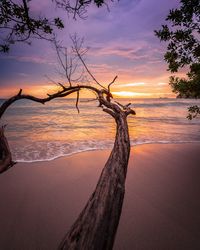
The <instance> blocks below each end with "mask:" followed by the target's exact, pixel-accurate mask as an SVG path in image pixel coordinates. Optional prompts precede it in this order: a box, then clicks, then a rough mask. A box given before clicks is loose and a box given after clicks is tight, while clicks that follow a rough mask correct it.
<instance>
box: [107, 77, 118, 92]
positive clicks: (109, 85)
mask: <svg viewBox="0 0 200 250" xmlns="http://www.w3.org/2000/svg"><path fill="white" fill-rule="evenodd" d="M116 79H117V76H115V77H114V79H113V80H112V82H111V83H109V84H108V92H110V87H111V85H112V84H113V83H114V82H115V81H116Z"/></svg>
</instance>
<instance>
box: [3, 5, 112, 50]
mask: <svg viewBox="0 0 200 250" xmlns="http://www.w3.org/2000/svg"><path fill="white" fill-rule="evenodd" d="M30 1H31V0H21V1H13V0H1V1H0V29H1V33H2V34H1V37H3V38H1V40H0V52H8V51H9V49H10V46H11V45H12V44H14V43H16V42H26V43H28V44H30V43H31V39H33V38H37V39H45V40H49V41H53V40H54V39H55V30H56V29H63V28H64V23H63V21H62V19H61V18H60V17H55V18H54V19H50V18H48V17H41V16H42V15H38V16H36V17H35V15H33V14H32V12H31V9H30V4H29V3H30ZM110 1H112V0H110ZM52 2H54V3H55V4H56V6H57V7H59V8H62V9H63V10H65V11H66V12H67V13H69V14H72V15H73V17H74V18H76V16H79V17H81V18H83V17H84V14H85V13H86V11H87V7H88V6H89V5H90V4H92V3H93V4H95V5H96V6H97V7H101V6H102V5H103V4H106V2H105V0H72V1H70V0H52ZM50 4H52V3H50Z"/></svg>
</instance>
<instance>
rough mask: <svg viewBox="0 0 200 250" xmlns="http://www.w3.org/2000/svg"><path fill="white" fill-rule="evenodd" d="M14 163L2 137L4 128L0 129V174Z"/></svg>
mask: <svg viewBox="0 0 200 250" xmlns="http://www.w3.org/2000/svg"><path fill="white" fill-rule="evenodd" d="M14 164H15V162H13V161H12V155H11V152H10V148H9V145H8V142H7V139H6V137H5V135H4V127H1V128H0V173H3V172H4V171H6V170H8V169H9V168H11V167H12V166H13V165H14Z"/></svg>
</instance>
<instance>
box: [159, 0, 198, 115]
mask: <svg viewBox="0 0 200 250" xmlns="http://www.w3.org/2000/svg"><path fill="white" fill-rule="evenodd" d="M165 20H166V21H167V22H168V23H169V24H168V25H166V24H165V25H162V28H161V29H160V30H156V31H155V35H156V36H157V37H158V38H159V39H160V41H164V42H167V43H168V46H167V51H166V53H165V55H164V59H165V61H166V62H167V63H168V69H169V70H170V71H171V72H177V71H178V69H180V68H182V67H184V66H185V65H189V66H190V71H189V72H188V74H187V76H188V77H187V78H178V77H174V76H172V77H170V85H171V87H172V91H173V92H175V93H177V94H178V96H177V97H179V98H200V0H180V7H179V8H177V9H172V10H170V11H169V14H168V16H167V17H166V19H165ZM197 108H198V107H197ZM197 108H196V107H195V106H194V107H190V108H189V115H188V119H192V118H194V117H196V116H197V115H198V114H199V108H198V109H197Z"/></svg>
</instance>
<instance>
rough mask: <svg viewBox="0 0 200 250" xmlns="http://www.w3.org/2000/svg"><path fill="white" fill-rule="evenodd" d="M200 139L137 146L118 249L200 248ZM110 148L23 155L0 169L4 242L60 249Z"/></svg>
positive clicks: (15, 249)
mask: <svg viewBox="0 0 200 250" xmlns="http://www.w3.org/2000/svg"><path fill="white" fill-rule="evenodd" d="M199 153H200V143H186V144H145V145H137V146H134V147H131V154H130V159H129V166H128V173H127V178H126V193H125V199H124V204H123V209H122V214H121V219H120V223H119V227H118V231H117V235H116V239H115V244H114V248H113V249H114V250H131V249H139V250H146V249H149V250H154V249H162V250H168V249H170V250H171V249H172V250H173V249H176V250H179V249H180V250H186V249H187V250H188V249H193V250H197V249H200V242H199V238H200V226H199V225H200V216H199V210H200V200H199V192H200V182H199V176H200V168H199V162H200V154H199ZM109 154H110V150H99V151H98V150H95V151H87V152H82V153H80V154H76V155H71V156H66V157H60V158H59V159H55V160H52V161H46V162H33V163H18V164H17V165H15V167H13V168H11V169H10V170H9V171H7V172H5V174H3V175H1V176H0V197H1V201H2V202H1V203H0V221H1V228H0V249H4V250H9V249H12V250H18V249H29V250H35V249H41V250H54V249H57V246H58V244H59V243H60V241H61V239H62V238H63V236H64V235H65V233H66V232H67V231H68V230H69V228H70V226H71V225H72V223H73V222H74V221H75V219H76V218H77V216H78V215H79V213H80V212H81V210H82V209H83V207H84V206H85V204H86V202H87V200H88V198H89V197H90V195H91V194H92V192H93V190H94V189H95V186H96V184H97V181H98V179H99V176H100V173H101V171H102V169H103V166H104V164H105V162H106V160H107V158H108V156H109Z"/></svg>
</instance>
